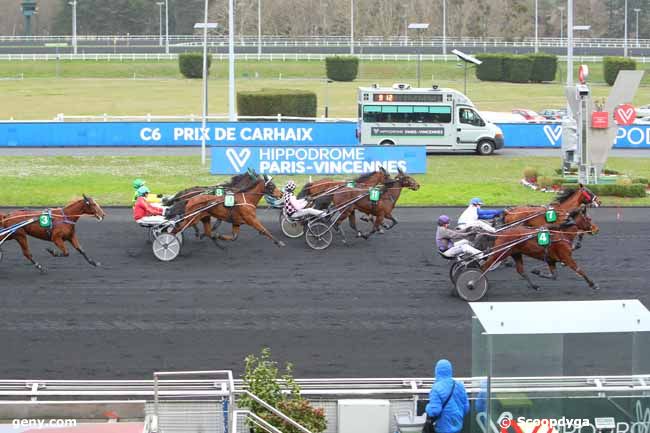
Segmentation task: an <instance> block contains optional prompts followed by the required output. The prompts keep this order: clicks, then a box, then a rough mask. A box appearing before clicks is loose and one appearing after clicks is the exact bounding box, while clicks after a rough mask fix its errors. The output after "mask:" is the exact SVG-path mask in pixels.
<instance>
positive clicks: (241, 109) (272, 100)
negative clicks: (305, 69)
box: [237, 89, 317, 117]
mask: <svg viewBox="0 0 650 433" xmlns="http://www.w3.org/2000/svg"><path fill="white" fill-rule="evenodd" d="M316 104H317V100H316V93H314V92H310V91H307V90H291V89H262V90H257V91H246V92H237V112H238V114H239V115H240V116H275V115H277V114H282V115H283V116H294V117H316V108H317V105H316Z"/></svg>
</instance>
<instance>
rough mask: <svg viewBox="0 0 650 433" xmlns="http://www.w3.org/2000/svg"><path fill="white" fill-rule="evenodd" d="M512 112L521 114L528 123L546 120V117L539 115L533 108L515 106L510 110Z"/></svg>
mask: <svg viewBox="0 0 650 433" xmlns="http://www.w3.org/2000/svg"><path fill="white" fill-rule="evenodd" d="M512 114H519V115H521V116H522V117H523V118H524V119H526V122H528V123H540V122H545V121H546V118H545V117H544V116H540V115H539V114H537V113H536V112H534V111H533V110H527V109H525V108H515V109H514V110H512Z"/></svg>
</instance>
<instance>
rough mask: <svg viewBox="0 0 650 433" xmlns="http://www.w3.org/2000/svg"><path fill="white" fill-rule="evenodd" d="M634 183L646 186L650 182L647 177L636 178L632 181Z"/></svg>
mask: <svg viewBox="0 0 650 433" xmlns="http://www.w3.org/2000/svg"><path fill="white" fill-rule="evenodd" d="M632 183H642V184H644V185H647V184H649V183H650V180H648V178H645V177H635V178H633V179H632Z"/></svg>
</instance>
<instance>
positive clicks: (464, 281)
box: [456, 269, 488, 302]
mask: <svg viewBox="0 0 650 433" xmlns="http://www.w3.org/2000/svg"><path fill="white" fill-rule="evenodd" d="M487 290H488V280H487V278H485V275H483V273H482V272H481V271H480V270H479V269H464V270H462V271H461V272H459V273H458V274H457V276H456V291H457V292H458V296H460V297H461V298H462V299H464V300H466V301H469V302H474V301H478V300H480V299H481V298H483V296H485V294H486V293H487Z"/></svg>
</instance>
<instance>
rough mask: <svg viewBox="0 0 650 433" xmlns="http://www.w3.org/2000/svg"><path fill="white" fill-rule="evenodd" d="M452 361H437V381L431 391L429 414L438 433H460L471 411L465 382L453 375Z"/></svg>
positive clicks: (427, 407)
mask: <svg viewBox="0 0 650 433" xmlns="http://www.w3.org/2000/svg"><path fill="white" fill-rule="evenodd" d="M452 375H453V369H452V366H451V362H449V361H447V360H446V359H441V360H440V361H438V362H437V363H436V366H435V376H436V381H435V382H434V383H433V386H432V387H431V391H430V392H429V403H428V404H427V406H426V413H427V416H428V417H430V418H432V419H433V421H435V432H436V433H458V432H460V431H461V430H462V429H463V422H464V419H465V416H466V415H467V414H468V413H469V400H468V398H467V391H465V387H464V386H463V384H462V383H461V382H459V381H457V380H454V378H453V377H452Z"/></svg>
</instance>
